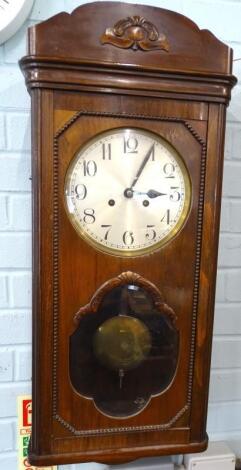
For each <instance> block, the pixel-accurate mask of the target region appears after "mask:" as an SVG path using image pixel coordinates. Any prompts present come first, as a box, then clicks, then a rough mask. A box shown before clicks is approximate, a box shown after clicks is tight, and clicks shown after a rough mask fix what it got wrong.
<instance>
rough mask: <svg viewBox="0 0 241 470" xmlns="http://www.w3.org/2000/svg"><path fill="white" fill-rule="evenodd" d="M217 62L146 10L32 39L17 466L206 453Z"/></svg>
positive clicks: (130, 8)
mask: <svg viewBox="0 0 241 470" xmlns="http://www.w3.org/2000/svg"><path fill="white" fill-rule="evenodd" d="M93 18H94V21H93ZM231 58H232V51H231V50H230V49H229V48H228V47H227V46H225V45H224V44H222V43H221V42H220V41H218V40H217V39H216V38H215V37H214V36H213V35H212V34H211V33H210V32H208V31H200V30H199V29H198V27H197V26H196V25H195V24H194V23H192V22H191V21H190V20H188V19H187V18H185V17H183V16H182V15H178V14H176V13H174V12H171V11H168V10H163V9H158V8H153V7H150V6H143V5H131V4H125V3H116V2H108V3H106V2H97V3H93V4H88V5H83V6H81V7H79V8H77V9H76V10H75V11H74V12H73V13H72V14H71V15H69V14H67V13H60V14H59V15H57V16H55V17H53V18H51V19H50V20H48V21H46V22H43V23H41V24H38V25H36V26H33V27H32V28H30V29H29V50H28V55H27V56H26V57H24V58H23V59H22V60H21V68H22V70H23V73H24V75H25V79H26V84H27V87H28V89H29V91H30V93H31V99H32V119H33V121H32V123H33V153H32V155H33V213H34V217H33V220H34V222H33V246H34V252H33V260H34V267H33V311H34V324H33V428H32V438H31V445H30V449H29V458H30V461H31V463H32V464H35V465H48V464H53V463H55V464H56V463H57V464H65V463H74V462H86V461H98V462H106V463H118V462H127V461H129V460H133V459H136V458H139V457H143V456H151V455H164V454H174V453H175V454H177V453H184V452H194V451H201V450H203V449H205V447H206V445H207V435H206V430H205V429H206V413H207V401H208V382H209V367H210V351H211V338H212V322H213V305H214V293H215V276H216V262H217V240H218V227H219V212H220V195H221V179H222V176H221V175H222V160H223V142H224V128H225V110H226V106H227V105H228V102H229V99H230V91H231V88H232V86H233V85H234V84H235V78H234V77H233V76H232V70H231V65H230V64H231V62H232V61H231Z"/></svg>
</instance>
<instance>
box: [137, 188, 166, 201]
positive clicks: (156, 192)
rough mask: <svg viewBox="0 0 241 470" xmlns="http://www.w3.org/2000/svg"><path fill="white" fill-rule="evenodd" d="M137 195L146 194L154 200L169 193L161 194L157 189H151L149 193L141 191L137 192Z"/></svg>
mask: <svg viewBox="0 0 241 470" xmlns="http://www.w3.org/2000/svg"><path fill="white" fill-rule="evenodd" d="M136 192H137V194H145V195H147V196H148V197H149V198H150V199H154V198H155V197H158V196H166V194H167V193H160V192H159V191H156V190H155V189H149V191H147V192H141V191H136Z"/></svg>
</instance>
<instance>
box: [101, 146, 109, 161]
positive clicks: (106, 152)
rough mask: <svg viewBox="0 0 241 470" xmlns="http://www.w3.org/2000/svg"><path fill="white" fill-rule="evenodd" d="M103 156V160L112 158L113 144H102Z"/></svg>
mask: <svg viewBox="0 0 241 470" xmlns="http://www.w3.org/2000/svg"><path fill="white" fill-rule="evenodd" d="M102 158H103V160H111V144H110V143H108V144H106V143H105V142H104V143H103V144H102Z"/></svg>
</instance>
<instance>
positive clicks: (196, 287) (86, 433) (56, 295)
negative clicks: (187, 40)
mask: <svg viewBox="0 0 241 470" xmlns="http://www.w3.org/2000/svg"><path fill="white" fill-rule="evenodd" d="M82 116H98V117H108V118H113V119H115V118H123V119H142V120H149V121H162V122H165V121H166V122H167V121H168V122H173V123H180V124H182V125H183V126H184V128H186V129H187V130H188V131H189V132H190V134H191V135H192V136H193V137H194V138H195V139H196V141H197V142H198V143H199V144H200V146H201V166H200V189H199V201H198V211H197V236H196V256H195V274H194V289H193V304H192V326H191V346H190V354H189V358H190V359H189V373H188V387H187V399H186V404H185V405H184V407H183V408H182V409H181V410H179V411H178V412H177V414H176V415H175V416H173V417H172V418H171V419H170V420H169V421H168V422H167V423H163V424H159V425H152V424H150V425H144V426H123V427H119V428H103V429H97V430H94V429H86V430H84V431H82V430H78V429H76V428H74V427H73V426H72V425H71V424H70V423H68V422H67V421H65V420H64V419H63V418H62V417H61V416H60V415H59V414H58V410H57V365H58V358H57V351H58V341H59V336H58V311H59V303H58V299H59V279H58V276H59V274H58V273H59V234H58V226H59V221H58V218H59V200H58V178H59V171H58V167H59V138H60V136H61V135H62V134H63V133H64V132H65V131H66V130H67V129H68V128H69V127H70V126H71V125H72V124H74V123H75V122H76V121H77V119H79V118H81V117H82ZM206 151H207V148H206V142H205V141H204V140H203V139H202V137H201V136H200V135H199V134H198V132H197V131H196V130H195V129H194V128H193V127H192V125H191V124H190V123H189V122H188V121H186V120H185V119H181V118H176V117H169V116H152V115H147V114H127V113H111V112H102V111H95V112H94V111H86V110H81V111H78V112H77V113H76V114H74V116H72V118H71V119H69V120H68V121H66V123H65V124H64V125H63V126H62V127H61V128H60V129H59V130H58V131H57V132H56V133H55V136H54V158H53V174H54V176H53V184H54V188H53V193H54V197H53V265H54V268H53V299H54V300H53V410H52V415H53V418H54V419H55V420H56V421H58V422H59V423H60V424H61V425H62V426H63V427H64V428H65V429H67V430H68V431H69V432H71V433H72V434H73V437H79V436H83V437H85V436H86V437H88V436H94V435H97V434H98V435H100V434H103V435H105V434H115V433H122V432H123V433H126V432H143V431H145V432H146V431H161V430H166V429H170V428H171V427H172V426H173V425H174V424H175V423H176V422H177V421H178V420H179V418H181V417H182V416H183V415H184V414H185V413H186V411H188V410H189V409H190V405H191V401H192V383H193V367H194V353H195V337H196V323H197V311H198V296H199V276H200V260H201V242H202V220H203V206H204V189H205V168H206Z"/></svg>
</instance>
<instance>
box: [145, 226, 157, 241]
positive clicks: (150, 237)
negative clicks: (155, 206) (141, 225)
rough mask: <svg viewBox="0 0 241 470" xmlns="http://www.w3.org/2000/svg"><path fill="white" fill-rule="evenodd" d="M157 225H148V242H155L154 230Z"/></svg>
mask: <svg viewBox="0 0 241 470" xmlns="http://www.w3.org/2000/svg"><path fill="white" fill-rule="evenodd" d="M153 227H155V225H147V226H146V228H147V229H148V230H147V232H146V238H147V239H148V240H155V238H156V231H155V230H154V229H153Z"/></svg>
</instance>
